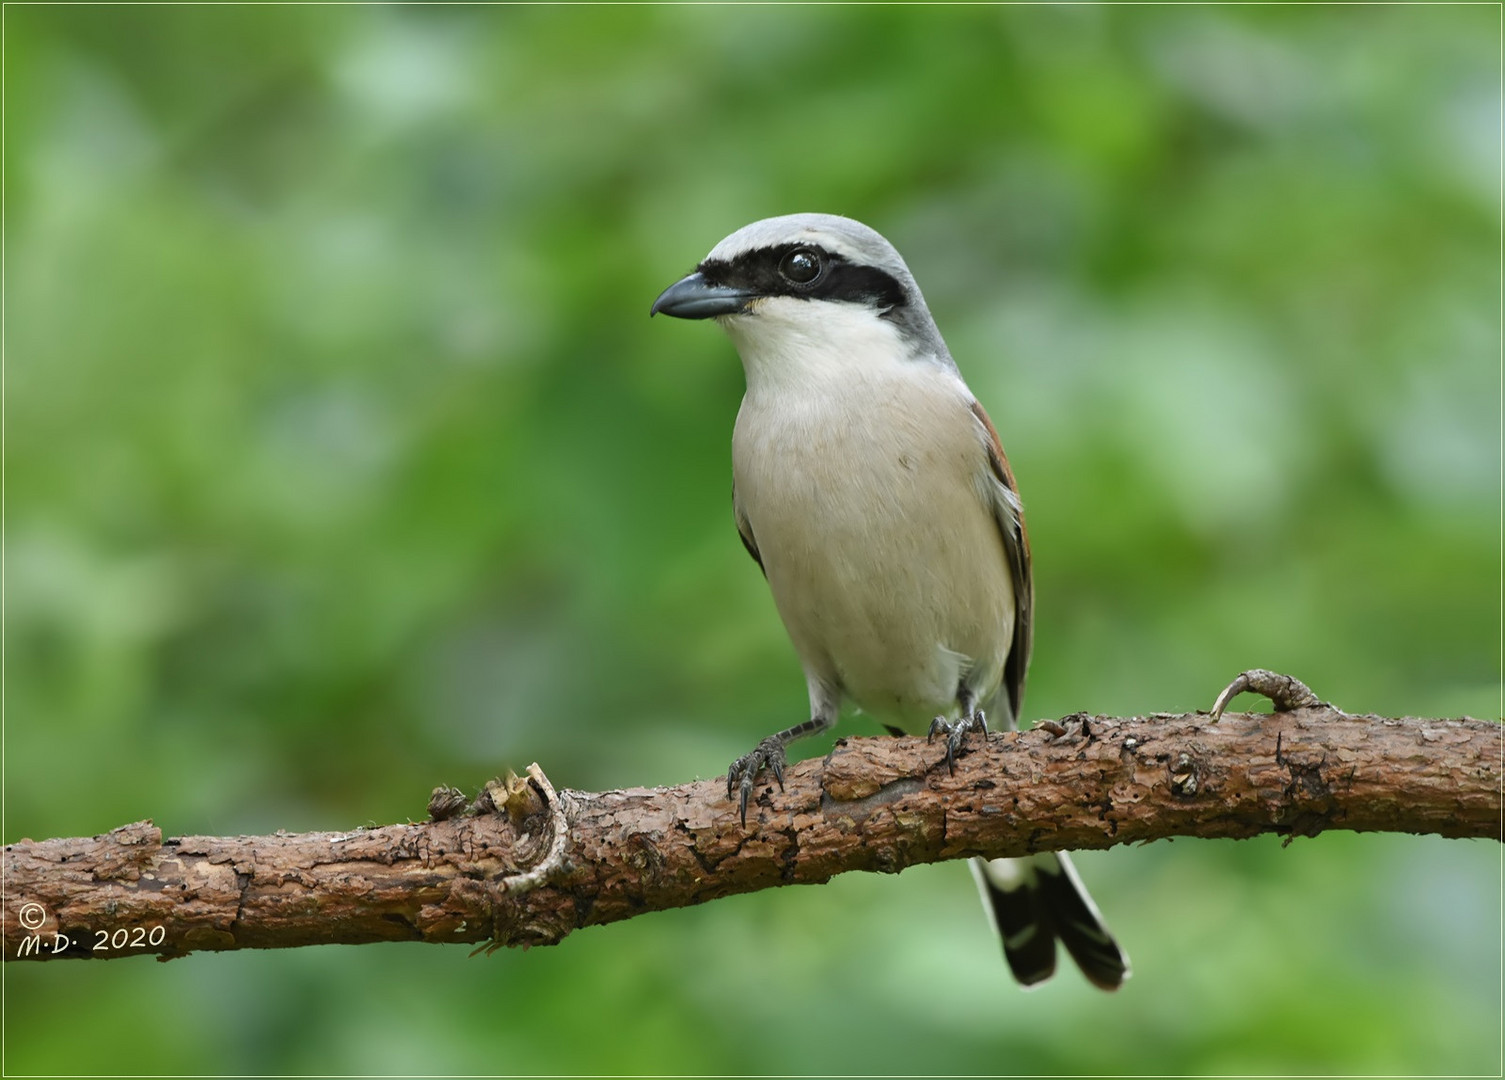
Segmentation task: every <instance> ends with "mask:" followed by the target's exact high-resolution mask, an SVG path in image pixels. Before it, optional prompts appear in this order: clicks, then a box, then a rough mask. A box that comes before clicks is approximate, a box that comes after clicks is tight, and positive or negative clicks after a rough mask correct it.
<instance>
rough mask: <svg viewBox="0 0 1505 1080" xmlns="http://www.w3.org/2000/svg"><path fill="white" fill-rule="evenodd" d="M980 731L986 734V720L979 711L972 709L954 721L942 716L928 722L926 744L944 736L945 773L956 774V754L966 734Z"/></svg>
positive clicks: (984, 715)
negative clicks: (939, 736)
mask: <svg viewBox="0 0 1505 1080" xmlns="http://www.w3.org/2000/svg"><path fill="white" fill-rule="evenodd" d="M969 731H980V732H982V733H983V735H984V736H986V735H987V733H988V718H987V716H986V714H984V713H983V711H982V710H981V709H973V710H972V711H971V712H968V713H963V714H962V715H961V716H959V717H957V718H956V719H955V720H947V719H946V718H945V717H944V716H937V717H936V718H935V719H934V720H932V721H930V734H929V736H927V737H926V739H925V741H926V742H932V741H934V739H935V737H936V736H937V735H945V736H946V771H947V772H950V773H955V772H956V752H957V751H958V750H960V749H961V748H962V743H963V742H965V741H966V738H967V732H969Z"/></svg>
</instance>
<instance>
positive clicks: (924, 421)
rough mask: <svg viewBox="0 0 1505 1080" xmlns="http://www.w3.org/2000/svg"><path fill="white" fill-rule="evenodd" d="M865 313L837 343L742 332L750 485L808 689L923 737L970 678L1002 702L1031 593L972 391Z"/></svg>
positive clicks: (747, 500)
mask: <svg viewBox="0 0 1505 1080" xmlns="http://www.w3.org/2000/svg"><path fill="white" fill-rule="evenodd" d="M770 314H772V313H770ZM864 314H865V317H864V318H862V319H861V320H858V319H856V318H854V320H853V322H854V325H853V326H849V327H836V328H835V330H834V333H833V334H832V335H831V336H828V337H826V338H825V340H823V341H819V342H817V341H813V340H811V338H810V332H809V320H808V319H806V320H801V321H799V322H797V323H791V325H790V326H789V328H788V330H787V332H786V331H785V329H784V328H782V327H780V326H779V325H778V324H777V323H776V322H775V321H774V320H773V319H768V320H764V319H763V318H758V317H755V318H758V325H756V326H754V327H753V328H752V330H753V331H755V333H752V332H738V328H737V327H736V326H728V329H729V330H731V331H732V332H733V337H734V339H736V340H737V344H738V348H739V351H740V352H741V353H742V357H743V362H744V365H745V366H746V368H747V375H748V392H747V396H746V397H745V398H744V400H743V403H742V409H741V411H740V413H739V414H738V417H737V427H736V431H735V434H734V436H733V443H732V448H733V471H734V475H735V480H736V489H737V498H738V503H739V505H740V507H741V510H742V512H743V514H745V516H746V518H747V520H748V523H749V525H750V526H751V529H752V533H753V537H754V539H755V541H756V543H757V546H758V550H759V553H760V555H761V557H762V560H763V567H764V569H765V571H766V572H767V574H768V583H769V586H770V588H771V589H772V591H773V597H774V601H775V603H776V604H777V606H778V610H779V614H780V616H781V617H782V618H783V620H784V625H785V627H786V628H787V629H788V631H789V636H790V638H791V639H792V640H793V642H794V646H795V648H796V650H797V651H798V652H799V655H800V658H801V661H802V662H803V664H804V666H805V670H806V672H807V674H808V675H809V676H811V677H813V678H815V679H818V680H820V681H821V682H822V683H824V684H826V685H827V686H830V687H832V688H833V689H839V690H841V691H842V692H844V693H845V694H846V695H847V696H848V697H850V698H851V699H852V700H854V701H855V702H856V703H857V704H858V705H859V706H861V707H862V708H863V709H865V710H867V711H869V712H872V713H876V714H879V715H882V716H885V717H889V718H893V719H897V720H901V721H908V722H910V723H911V724H913V723H916V722H923V721H925V720H928V719H929V718H930V717H931V716H934V715H936V714H938V713H945V712H949V711H951V710H952V709H953V707H954V705H955V702H956V696H957V690H958V687H959V686H960V685H961V683H962V682H963V681H964V680H965V682H966V684H967V686H968V688H969V689H970V690H972V691H973V692H974V693H975V694H976V695H977V697H978V698H979V699H983V700H985V699H986V698H987V697H989V696H990V695H991V694H992V692H993V691H994V690H995V689H996V688H997V686H998V684H999V681H1000V680H1001V678H1002V671H1003V664H1004V661H1005V659H1006V658H1007V656H1008V649H1009V644H1010V642H1011V640H1012V637H1013V622H1014V592H1013V582H1012V577H1011V575H1010V571H1009V566H1008V560H1007V557H1006V555H1005V552H1004V547H1003V541H1002V538H1001V536H1000V534H999V531H998V526H997V523H996V521H995V519H994V516H993V512H992V509H991V507H990V506H989V505H988V503H987V502H986V501H985V499H984V494H983V493H984V492H985V491H987V490H988V485H989V484H990V483H991V478H990V476H989V474H988V468H989V466H988V460H987V450H986V447H985V445H984V444H983V442H982V440H981V438H980V435H979V431H978V426H977V421H976V419H975V417H974V416H973V415H972V413H971V412H970V405H971V400H972V398H971V394H970V392H969V391H968V390H967V388H966V386H965V384H963V383H962V381H961V379H960V377H959V376H957V375H956V373H955V371H954V370H952V369H951V368H949V367H947V366H943V365H941V364H939V363H935V362H933V361H930V360H924V359H920V360H916V359H913V358H910V357H907V356H905V355H904V354H903V352H902V350H901V349H900V348H899V345H898V340H897V336H896V335H895V334H894V332H893V331H892V330H891V328H889V326H888V325H887V324H886V323H884V322H882V321H880V320H877V319H876V318H874V317H872V315H871V314H866V313H864ZM729 321H732V322H742V321H743V320H729ZM826 326H827V327H829V322H827V323H826ZM833 342H840V343H841V345H840V346H839V347H833Z"/></svg>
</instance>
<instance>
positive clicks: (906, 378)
mask: <svg viewBox="0 0 1505 1080" xmlns="http://www.w3.org/2000/svg"><path fill="white" fill-rule="evenodd" d="M649 314H650V316H651V315H658V314H663V315H668V316H672V317H675V318H680V319H713V320H715V322H716V323H717V324H719V325H720V327H721V328H722V329H723V330H725V331H726V333H727V334H728V335H729V336H730V337H731V339H732V342H733V344H734V345H735V347H736V350H737V352H738V354H739V355H740V357H741V360H742V366H743V370H744V373H745V376H746V394H745V395H744V397H743V399H742V404H741V407H740V409H739V410H738V413H737V420H736V424H735V427H734V428H733V433H732V509H733V515H734V517H735V520H736V525H737V532H738V534H739V535H740V536H741V538H742V543H743V545H744V546H745V547H746V548H747V551H748V553H749V554H750V555H751V556H752V557H753V559H754V560H755V561H756V562H757V563H758V565H759V567H761V569H762V571H763V574H764V576H765V577H766V579H767V582H768V587H769V590H770V591H771V592H772V594H773V600H774V605H775V607H776V608H777V609H778V613H779V616H780V618H781V619H782V621H783V623H784V627H785V629H786V631H787V632H788V635H789V638H790V640H791V642H792V643H793V645H794V649H795V652H796V653H797V654H798V657H799V660H800V664H801V667H802V668H803V670H804V674H805V682H806V685H807V688H808V690H809V694H810V719H809V720H806V721H804V722H802V723H798V724H795V725H793V726H791V727H789V728H787V729H785V730H783V731H780V732H778V733H776V734H774V735H770V736H768V737H767V738H765V739H763V740H762V741H760V742H759V743H758V744H757V746H756V747H754V749H753V750H752V751H751V752H750V753H747V754H745V755H743V756H742V757H739V758H738V759H737V760H736V761H734V762H733V763H732V765H731V767H730V768H729V769H728V770H727V797H728V798H729V799H730V798H733V797H734V796H735V797H736V798H737V800H738V805H739V808H740V812H741V817H742V824H743V827H744V828H745V827H746V822H747V805H748V799H749V797H750V795H751V793H752V791H753V790H754V787H755V785H756V782H757V779H758V777H759V776H760V775H761V774H762V773H764V771H765V770H766V771H767V772H769V773H771V774H772V775H773V777H774V778H775V779H776V780H777V781H778V782H779V783H780V785H782V783H783V775H784V769H785V767H786V761H787V758H786V748H787V747H788V745H789V744H790V743H791V742H793V741H795V740H797V739H801V738H804V737H806V736H810V735H815V734H817V733H819V732H823V731H826V730H828V729H829V728H831V727H832V726H833V725H834V724H835V723H836V722H837V720H838V718H839V716H840V714H841V710H842V708H843V706H844V705H845V704H847V703H851V704H852V705H855V706H856V707H857V708H858V709H860V710H861V711H863V712H865V713H867V714H869V715H872V716H874V717H876V718H878V719H880V720H881V721H882V722H884V726H885V727H887V728H888V729H889V730H890V731H891V732H894V733H896V734H900V733H904V732H905V731H920V730H923V731H926V732H927V733H928V735H929V737H930V738H932V739H934V738H935V737H936V736H943V737H944V738H945V742H946V762H947V765H948V767H952V766H953V763H954V759H955V756H956V755H957V754H958V753H959V752H960V751H961V750H962V749H963V747H964V744H965V741H966V737H967V735H968V733H970V732H973V731H977V732H981V733H983V735H984V736H986V733H987V730H988V729H987V721H988V719H989V718H990V717H991V718H992V719H993V720H994V721H995V722H996V723H997V724H998V725H999V726H1001V727H1004V728H1008V729H1013V728H1014V726H1015V724H1016V722H1017V719H1018V717H1019V712H1020V707H1021V704H1022V701H1023V695H1024V682H1025V675H1026V672H1027V670H1028V667H1029V660H1030V651H1031V647H1032V639H1033V625H1034V585H1033V581H1032V578H1031V573H1030V547H1029V537H1028V534H1027V532H1026V531H1025V523H1024V508H1023V504H1022V503H1021V501H1020V498H1019V487H1018V484H1017V483H1016V482H1015V480H1014V474H1013V471H1012V470H1011V469H1010V467H1009V461H1008V458H1007V457H1005V456H1004V452H1003V446H1002V444H1001V443H1000V441H999V438H998V432H997V431H996V429H995V428H994V426H993V422H992V421H991V420H990V419H989V418H988V414H987V412H986V411H985V410H984V409H983V407H982V405H981V404H980V403H979V402H978V400H977V398H976V397H975V396H974V395H973V393H972V391H971V390H970V389H969V388H968V387H967V384H966V382H965V381H964V380H963V379H962V375H961V372H960V370H959V369H958V368H957V365H956V362H955V361H954V360H953V359H952V357H951V353H950V351H949V350H948V349H947V348H946V343H945V341H944V340H943V339H942V337H941V333H940V331H939V329H937V327H936V324H935V320H934V319H933V318H932V317H931V314H930V309H929V308H928V307H927V306H926V303H925V299H924V297H923V295H922V294H921V292H920V288H919V286H918V285H917V284H916V282H915V279H914V276H913V275H912V274H911V273H910V271H909V267H908V266H907V265H906V264H905V262H904V260H903V258H901V257H900V255H899V253H898V251H897V250H895V248H894V246H893V245H892V244H890V243H889V242H888V241H887V240H886V239H884V237H883V236H882V235H881V234H879V233H878V232H877V231H875V230H873V229H871V228H869V227H868V226H866V225H864V224H862V223H861V222H859V221H855V220H853V219H851V218H848V217H842V216H839V215H835V214H823V213H801V214H788V215H784V216H780V217H771V218H766V219H764V220H761V221H755V222H753V223H752V224H750V225H747V226H745V227H743V228H741V229H738V230H737V231H735V232H733V233H732V234H731V235H729V236H727V237H726V238H725V239H723V240H722V241H721V242H720V243H718V244H716V245H715V247H713V248H712V249H711V251H710V253H709V254H708V255H706V257H705V258H704V259H702V260H701V261H700V263H699V264H698V265H697V266H696V268H695V270H694V271H693V272H692V273H690V274H689V275H687V276H685V277H683V278H681V279H680V280H678V281H676V282H675V283H674V284H672V285H670V286H669V287H668V288H667V289H665V290H664V291H663V292H662V293H661V294H660V295H659V297H658V298H657V299H656V300H655V301H654V302H653V305H652V307H651V309H650V312H649ZM971 865H972V870H973V875H974V877H975V878H976V880H977V884H978V886H979V889H980V891H981V893H982V896H983V900H984V903H985V905H986V906H987V907H988V909H989V910H990V912H991V915H992V920H993V925H994V927H995V928H996V930H997V932H998V934H999V936H1000V937H1001V939H1002V942H1003V952H1004V956H1005V959H1006V960H1007V963H1008V965H1009V968H1010V969H1011V971H1012V972H1013V975H1014V977H1015V978H1016V979H1017V981H1018V982H1019V983H1020V984H1021V985H1022V986H1024V987H1026V988H1029V987H1034V986H1036V985H1037V984H1039V983H1041V982H1043V981H1045V980H1046V979H1048V978H1050V976H1051V975H1052V974H1054V972H1055V968H1056V954H1057V947H1056V944H1057V941H1059V942H1060V944H1061V945H1062V946H1063V947H1064V948H1065V950H1066V952H1067V953H1068V955H1070V956H1071V958H1072V959H1073V960H1074V961H1075V962H1076V964H1077V966H1078V967H1079V968H1080V969H1081V971H1082V973H1083V974H1084V975H1085V977H1086V978H1087V979H1088V981H1089V982H1091V983H1092V984H1094V985H1095V986H1098V987H1101V988H1102V989H1104V990H1115V989H1117V988H1118V987H1119V986H1121V985H1122V984H1123V982H1124V980H1125V979H1126V978H1128V976H1129V974H1130V967H1129V960H1128V957H1127V955H1126V954H1125V953H1124V951H1123V950H1122V949H1121V948H1120V947H1119V945H1118V942H1117V941H1116V940H1115V939H1114V937H1113V935H1112V934H1111V933H1110V932H1109V930H1108V928H1107V926H1106V925H1105V924H1104V922H1103V919H1102V915H1101V914H1100V913H1099V911H1098V909H1097V906H1096V905H1095V904H1094V903H1093V901H1092V899H1091V897H1090V896H1089V895H1088V893H1087V890H1086V889H1085V887H1084V886H1083V885H1082V881H1081V878H1080V877H1079V876H1078V874H1077V873H1076V870H1075V869H1074V868H1073V866H1072V864H1071V860H1070V858H1069V857H1068V856H1067V855H1065V854H1064V853H1055V852H1042V853H1038V854H1034V855H1030V856H1028V857H1025V858H1020V859H989V860H984V859H973V860H972V862H971Z"/></svg>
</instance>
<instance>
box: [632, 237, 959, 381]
mask: <svg viewBox="0 0 1505 1080" xmlns="http://www.w3.org/2000/svg"><path fill="white" fill-rule="evenodd" d="M659 312H663V313H664V314H665V315H672V316H674V317H675V318H679V319H715V320H716V321H717V322H718V323H719V324H720V325H721V326H722V327H723V328H724V329H725V330H726V331H727V332H728V333H729V334H730V335H731V337H732V340H733V341H734V342H735V343H736V345H737V351H738V352H739V353H740V354H741V355H742V361H743V364H744V366H745V367H746V369H747V375H748V381H749V384H750V385H751V384H752V383H753V382H754V381H755V380H761V379H763V378H766V377H771V378H774V379H776V380H778V381H780V382H783V381H786V380H787V379H789V378H791V377H793V378H802V377H806V376H809V375H811V374H814V373H816V372H829V373H833V374H835V373H839V372H840V371H841V370H842V369H843V368H847V367H849V366H850V365H861V364H865V363H868V364H870V363H872V362H873V358H874V356H875V354H887V355H891V356H893V357H894V358H895V359H916V360H918V359H929V360H932V361H934V362H940V363H943V364H946V365H948V366H949V365H950V364H951V357H950V354H949V353H948V352H947V351H946V345H945V343H944V342H943V341H942V340H941V336H940V333H939V332H938V331H937V330H936V328H935V322H934V320H932V319H931V317H930V311H929V309H928V308H927V307H926V306H925V298H924V297H923V296H921V295H920V288H919V286H918V285H916V284H915V280H914V277H913V275H911V274H910V272H909V267H907V266H905V265H904V260H903V259H902V258H900V257H899V253H898V252H897V251H895V250H894V246H893V245H892V244H890V243H889V242H888V241H887V240H885V239H884V238H883V237H882V236H881V235H879V234H878V233H877V232H875V231H874V230H872V229H870V228H868V227H867V226H866V225H864V224H862V223H861V222H859V221H853V220H852V219H851V218H845V217H838V216H836V215H835V214H789V215H786V216H784V217H775V218H766V219H765V220H763V221H755V222H753V223H752V224H751V225H748V226H745V227H744V228H741V229H738V230H737V231H736V232H734V233H732V234H731V235H730V236H728V237H727V238H726V239H724V240H722V241H721V242H720V243H719V244H717V245H716V246H715V247H714V248H712V249H711V252H710V254H709V255H707V256H706V257H705V258H704V259H702V260H701V262H700V265H699V266H697V267H696V268H695V272H694V273H692V274H690V275H688V276H686V277H684V278H681V279H680V280H679V281H676V282H675V283H674V284H673V285H670V286H669V287H668V288H667V289H665V290H664V291H663V293H661V294H660V295H659V298H658V299H657V300H655V301H654V302H653V308H652V309H651V311H650V312H649V314H651V315H657V314H658V313H659Z"/></svg>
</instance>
